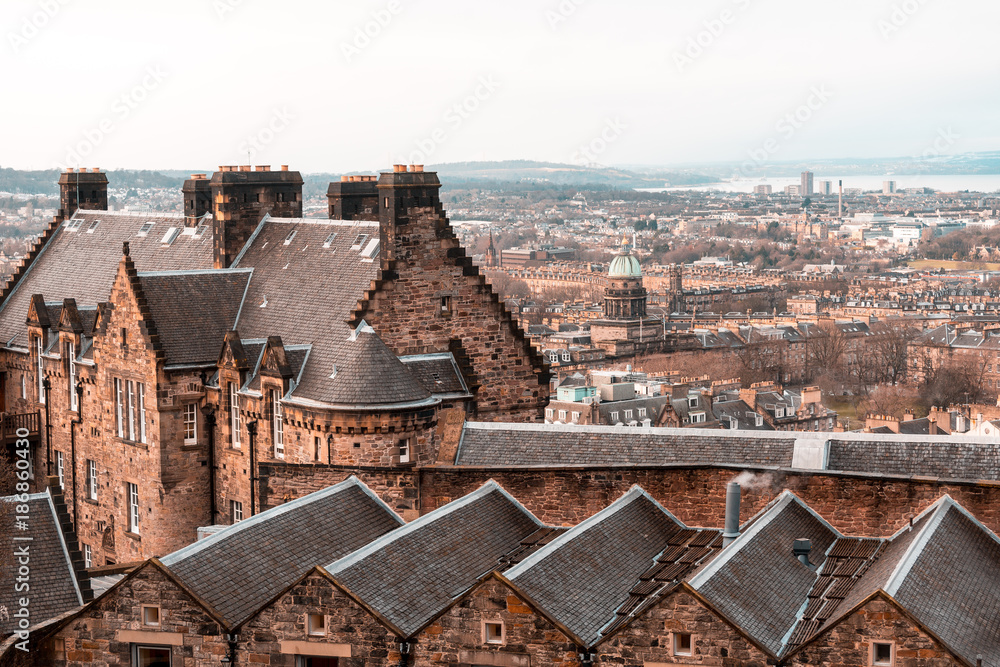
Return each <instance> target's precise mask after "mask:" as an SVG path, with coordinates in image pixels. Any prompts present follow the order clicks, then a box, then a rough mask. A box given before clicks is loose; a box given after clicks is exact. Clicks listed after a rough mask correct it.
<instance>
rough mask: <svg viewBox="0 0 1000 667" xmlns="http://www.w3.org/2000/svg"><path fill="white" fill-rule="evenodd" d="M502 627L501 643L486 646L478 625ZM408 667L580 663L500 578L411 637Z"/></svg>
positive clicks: (564, 641) (573, 649)
mask: <svg viewBox="0 0 1000 667" xmlns="http://www.w3.org/2000/svg"><path fill="white" fill-rule="evenodd" d="M486 622H493V623H502V624H503V637H502V639H503V641H502V643H487V642H486V641H485V637H484V630H483V624H484V623H486ZM416 640H417V641H416V645H415V647H414V659H413V663H412V664H413V665H415V666H417V667H419V666H421V665H455V664H456V663H457V664H460V665H466V664H483V665H501V666H503V667H527V666H528V665H563V666H565V667H569V666H570V665H577V664H579V662H578V660H577V652H576V645H575V644H574V642H573V641H572V640H570V639H569V638H568V637H567V636H566V635H565V634H563V633H562V632H561V631H560V630H559V629H558V628H557V627H556V626H555V625H553V624H552V623H551V622H550V621H548V620H547V619H546V618H545V617H544V616H541V615H539V614H537V613H535V611H534V610H533V609H532V608H531V607H530V606H529V604H528V603H527V602H525V601H524V600H523V599H521V598H520V597H519V596H518V595H517V593H516V592H514V591H513V590H512V589H511V588H510V587H509V586H507V585H506V584H504V583H503V582H502V581H500V580H499V579H496V578H494V577H488V578H487V579H485V580H484V581H482V582H481V583H479V584H477V585H476V586H475V588H473V589H472V590H471V591H469V593H467V594H466V595H465V596H464V597H463V598H462V599H461V600H459V601H458V602H457V603H456V604H455V605H453V606H452V607H451V608H450V609H448V611H446V612H445V613H444V614H442V615H441V616H439V617H438V618H437V619H436V620H435V621H434V622H433V623H431V624H430V625H429V626H427V628H425V629H424V630H423V631H422V632H421V633H420V634H419V635H418V636H417V638H416Z"/></svg>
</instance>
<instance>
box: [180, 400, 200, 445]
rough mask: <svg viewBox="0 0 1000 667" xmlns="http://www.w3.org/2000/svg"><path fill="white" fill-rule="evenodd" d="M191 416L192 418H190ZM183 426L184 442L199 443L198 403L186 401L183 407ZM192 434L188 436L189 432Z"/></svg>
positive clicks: (186, 443) (188, 443) (189, 443)
mask: <svg viewBox="0 0 1000 667" xmlns="http://www.w3.org/2000/svg"><path fill="white" fill-rule="evenodd" d="M188 417H190V419H189V418H188ZM181 426H182V427H183V429H184V444H185V445H197V444H198V404H197V403H185V404H184V405H183V406H182V407H181ZM189 432H190V433H191V436H190V437H188V433H189Z"/></svg>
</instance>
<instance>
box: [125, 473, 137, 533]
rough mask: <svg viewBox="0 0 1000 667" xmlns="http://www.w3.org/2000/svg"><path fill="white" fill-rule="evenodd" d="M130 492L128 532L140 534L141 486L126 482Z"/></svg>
mask: <svg viewBox="0 0 1000 667" xmlns="http://www.w3.org/2000/svg"><path fill="white" fill-rule="evenodd" d="M125 487H126V493H127V494H128V532H130V533H135V534H136V535H138V534H139V486H138V485H137V484H132V483H126V484H125Z"/></svg>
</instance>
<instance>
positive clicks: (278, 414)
mask: <svg viewBox="0 0 1000 667" xmlns="http://www.w3.org/2000/svg"><path fill="white" fill-rule="evenodd" d="M283 419H284V409H283V408H282V407H281V391H280V390H278V389H272V390H271V438H272V440H273V442H274V458H276V459H283V458H285V424H284V422H283Z"/></svg>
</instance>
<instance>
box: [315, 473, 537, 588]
mask: <svg viewBox="0 0 1000 667" xmlns="http://www.w3.org/2000/svg"><path fill="white" fill-rule="evenodd" d="M494 491H500V492H501V495H503V496H504V497H505V498H508V499H511V500H513V497H512V496H511V495H510V494H509V493H507V491H506V490H505V489H504V488H503V487H501V486H500V485H499V484H497V483H496V482H495V481H494V480H492V479H491V480H489V481H487V482H485V483H484V484H483V485H482V486H480V487H479V488H478V489H476V490H475V491H473V492H472V493H468V494H466V495H464V496H462V497H461V498H458V499H456V500H453V501H451V502H450V503H448V504H446V505H442V506H441V507H438V508H437V509H435V510H433V511H432V512H428V513H427V514H424V515H422V516H420V517H418V518H416V519H414V520H413V521H411V522H409V523H407V524H404V525H402V526H400V527H399V528H396V529H395V530H392V531H389V532H388V533H386V534H385V535H382V536H381V537H378V538H376V539H375V540H373V541H372V542H369V543H368V544H366V545H365V546H363V547H361V548H360V549H356V550H355V551H352V552H351V553H349V554H347V555H346V556H343V557H341V558H339V559H337V560H335V561H333V562H332V563H330V564H328V565H325V566H323V569H324V570H326V571H327V572H328V573H329V574H330V575H333V576H336V574H337V573H338V572H343V571H344V570H346V569H347V568H349V567H351V566H352V565H354V564H355V563H357V562H358V561H360V560H362V559H363V558H365V557H367V556H369V555H371V554H373V553H375V552H377V551H379V550H380V549H382V548H383V547H384V546H386V545H388V544H391V543H393V542H395V541H396V540H398V539H399V538H401V537H404V536H406V535H409V534H410V533H412V532H414V531H416V530H419V529H420V528H422V527H423V526H425V525H427V524H430V523H434V522H435V521H437V520H438V519H440V518H441V517H443V516H447V515H449V514H452V513H453V512H455V511H456V510H458V509H461V508H463V507H466V506H467V505H471V504H472V503H473V502H475V501H477V500H479V499H481V498H484V497H486V496H488V495H490V494H491V493H493V492H494ZM514 502H515V504H516V506H517V507H518V508H519V509H522V510H524V511H525V512H527V510H526V509H524V506H523V505H521V504H520V503H518V502H517V501H514ZM527 514H528V516H530V517H531V518H532V519H533V520H534V521H535V522H536V523H537V524H538V525H539V526H540V527H541V526H542V525H544V524H542V523H541V522H539V521H538V519H537V518H536V517H535V515H533V514H532V513H531V512H527Z"/></svg>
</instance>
